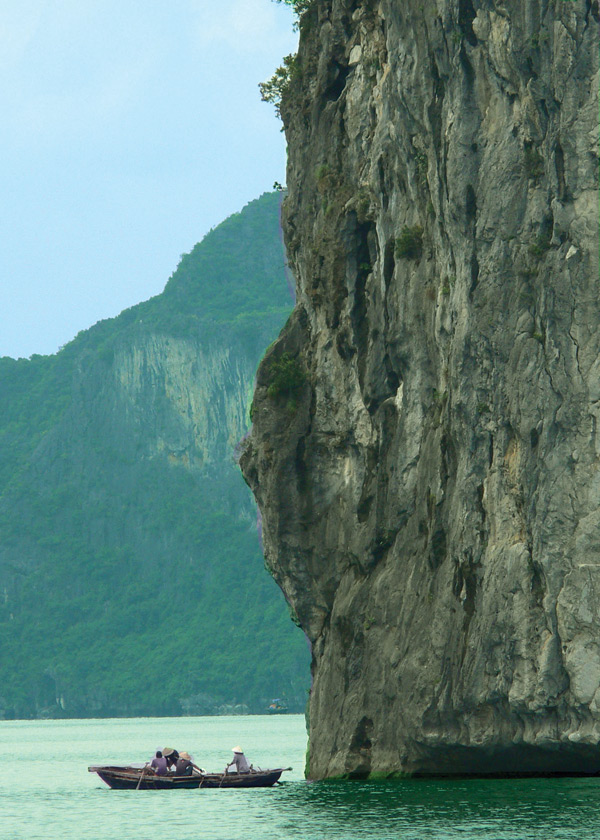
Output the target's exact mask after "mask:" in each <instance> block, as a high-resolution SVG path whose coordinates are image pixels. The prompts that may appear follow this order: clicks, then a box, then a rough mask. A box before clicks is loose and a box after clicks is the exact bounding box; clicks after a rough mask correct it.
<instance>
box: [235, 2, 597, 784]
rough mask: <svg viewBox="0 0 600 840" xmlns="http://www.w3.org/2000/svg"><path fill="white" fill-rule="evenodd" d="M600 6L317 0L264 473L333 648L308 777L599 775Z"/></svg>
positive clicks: (291, 115) (296, 590) (266, 501)
mask: <svg viewBox="0 0 600 840" xmlns="http://www.w3.org/2000/svg"><path fill="white" fill-rule="evenodd" d="M598 21H599V11H598V3H597V2H590V0H504V2H502V0H403V2H399V0H382V2H352V1H351V0H326V1H325V0H319V2H316V3H314V4H313V6H312V8H311V9H310V10H309V11H308V12H306V13H305V15H304V19H303V21H302V25H301V40H300V49H299V54H298V58H297V59H296V62H295V63H294V64H293V65H292V73H291V79H290V82H289V85H288V90H287V91H286V92H285V95H284V98H283V102H282V106H281V111H282V115H283V119H284V124H285V129H286V134H287V138H288V144H289V166H288V187H289V196H288V198H287V200H286V203H285V213H284V228H285V236H286V244H287V248H288V253H289V258H290V263H291V265H292V268H293V269H294V271H295V275H296V278H297V285H298V290H297V305H296V309H295V311H294V314H293V315H292V317H291V319H290V321H289V322H288V325H287V326H286V328H285V330H284V331H283V332H282V334H281V336H280V338H279V340H278V341H277V342H276V343H275V344H274V345H273V346H272V347H271V348H270V349H269V351H268V353H267V355H266V357H265V359H264V361H263V363H262V365H261V368H260V370H259V374H258V378H257V387H256V393H255V397H254V406H253V422H254V425H253V430H252V434H251V437H250V438H249V440H248V442H247V444H246V448H245V452H244V454H243V457H242V468H243V471H244V474H245V477H246V480H247V481H248V483H249V484H250V486H251V487H252V489H253V491H254V493H255V495H256V498H257V501H258V504H259V506H260V510H261V512H262V518H263V538H264V547H265V554H266V559H267V563H268V565H269V566H270V568H271V569H272V571H273V574H274V576H275V578H276V580H277V581H278V582H279V584H280V586H281V587H282V589H283V591H284V592H285V595H286V597H287V598H288V600H289V602H290V604H291V605H292V607H293V610H294V611H295V613H296V615H297V618H298V620H299V622H300V623H301V625H302V627H303V628H304V630H305V632H306V633H307V635H308V637H309V638H310V641H311V643H312V650H313V688H312V693H311V700H310V755H309V761H308V768H307V772H308V775H309V776H310V777H313V778H323V777H332V776H338V775H344V774H348V775H350V776H358V777H361V776H366V775H369V774H371V775H375V774H379V773H381V774H388V773H416V774H419V773H422V774H435V773H506V772H534V773H535V772H584V773H585V772H594V771H598V770H600V747H599V746H598V742H599V741H600V469H599V464H600V428H599V427H600V356H599V351H600V285H599V279H598V181H597V173H598V105H597V90H598V58H597V44H598V31H599V27H598ZM284 354H287V356H284ZM282 357H283V358H284V359H286V360H288V362H289V360H290V359H291V360H294V359H295V360H296V361H295V362H294V364H295V365H296V366H297V369H300V367H301V369H302V371H303V372H304V382H303V383H302V384H300V385H299V384H298V379H299V377H296V382H295V385H294V387H290V389H289V390H288V391H287V392H286V391H285V390H282V389H281V388H273V387H271V388H270V389H269V386H272V385H273V381H274V371H275V370H276V367H277V362H278V360H281V358H282Z"/></svg>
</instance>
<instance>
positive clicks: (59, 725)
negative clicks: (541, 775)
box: [0, 715, 600, 840]
mask: <svg viewBox="0 0 600 840" xmlns="http://www.w3.org/2000/svg"><path fill="white" fill-rule="evenodd" d="M0 734H1V756H0V767H1V768H2V769H1V770H0V838H2V840H38V838H39V840H55V839H56V840H58V838H60V840H88V838H89V840H91V838H94V840H150V838H161V840H162V838H173V840H242V838H243V840H324V838H326V839H327V840H361V838H369V840H393V839H394V838H401V839H402V840H433V838H435V840H449V838H452V840H458V838H461V840H480V839H482V838H485V840H549V839H550V838H552V840H570V838H573V840H598V838H599V837H600V780H595V779H554V780H542V779H540V780H533V781H530V780H527V781H524V780H519V781H509V780H503V781H489V780H480V781H477V780H474V781H435V782H434V781H416V780H412V781H406V782H394V783H366V784H365V783H359V782H348V783H331V782H330V783H307V782H305V781H303V778H302V770H303V763H304V752H305V746H306V735H305V732H304V719H303V718H302V717H301V716H298V715H282V716H278V717H256V716H254V717H237V718H233V717H227V718H215V717H207V718H175V719H174V718H169V719H165V718H159V719H151V718H143V719H135V720H92V721H3V722H0ZM237 743H240V744H241V745H242V746H243V747H244V749H245V751H246V755H247V756H248V758H249V759H250V760H251V761H252V762H253V763H254V764H255V765H260V766H262V767H269V766H271V767H274V766H281V765H283V766H288V765H291V766H292V767H293V768H294V770H293V772H292V773H287V774H285V775H284V778H285V779H286V782H285V784H281V785H279V786H277V787H276V788H272V789H266V790H246V791H243V790H240V791H236V790H190V791H185V790H182V791H139V792H136V791H111V790H110V789H109V788H108V787H106V785H104V784H103V783H102V782H100V780H99V779H98V777H97V776H96V775H92V774H90V773H88V772H87V766H88V765H89V764H127V763H128V762H134V761H144V760H146V759H147V758H149V757H151V756H152V754H153V753H154V751H155V750H156V749H157V748H161V747H163V746H166V745H169V746H174V747H176V748H178V749H187V750H188V751H189V752H191V753H192V755H193V757H194V758H195V760H196V762H197V763H199V764H200V765H201V766H203V767H206V769H211V770H220V769H222V768H223V767H224V765H225V762H226V761H229V758H230V755H231V753H230V750H231V747H233V746H235V745H236V744H237Z"/></svg>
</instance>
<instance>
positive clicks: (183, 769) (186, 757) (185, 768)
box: [175, 750, 194, 776]
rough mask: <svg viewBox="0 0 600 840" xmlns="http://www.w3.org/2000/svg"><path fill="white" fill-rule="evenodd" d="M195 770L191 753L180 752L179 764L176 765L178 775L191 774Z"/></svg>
mask: <svg viewBox="0 0 600 840" xmlns="http://www.w3.org/2000/svg"><path fill="white" fill-rule="evenodd" d="M193 772H194V765H193V764H192V757H191V755H190V754H189V753H187V752H185V750H184V751H182V752H180V753H179V758H178V759H177V764H176V765H175V775H176V776H191V775H192V773H193Z"/></svg>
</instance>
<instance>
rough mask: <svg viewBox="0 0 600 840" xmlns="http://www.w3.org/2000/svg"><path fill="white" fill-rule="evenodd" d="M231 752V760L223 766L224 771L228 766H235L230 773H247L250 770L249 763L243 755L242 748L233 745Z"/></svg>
mask: <svg viewBox="0 0 600 840" xmlns="http://www.w3.org/2000/svg"><path fill="white" fill-rule="evenodd" d="M231 752H232V753H233V761H230V762H229V764H228V765H227V767H226V768H225V772H226V773H228V772H229V768H230V767H234V766H235V770H232V771H231V772H232V773H249V772H250V769H251V767H250V765H249V764H248V761H247V760H246V756H245V755H244V750H243V749H242V748H241V747H240V746H237V747H234V748H233V749H232V751H231Z"/></svg>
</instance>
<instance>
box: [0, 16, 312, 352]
mask: <svg viewBox="0 0 600 840" xmlns="http://www.w3.org/2000/svg"><path fill="white" fill-rule="evenodd" d="M296 40H297V35H296V33H294V32H293V30H292V15H291V13H290V10H289V9H288V8H287V7H285V6H282V5H277V4H275V3H273V2H271V0H18V2H16V0H0V74H1V77H2V80H3V82H2V86H1V87H0V113H1V114H2V131H1V132H0V189H1V194H2V201H1V202H0V356H2V355H10V356H15V357H16V356H30V355H31V354H32V353H42V354H45V353H53V352H55V351H56V350H57V349H58V347H59V346H60V345H62V344H65V343H66V342H67V341H69V340H70V339H71V338H73V337H74V336H75V335H76V333H77V332H78V331H79V330H81V329H85V328H86V327H89V326H90V325H91V324H93V323H95V322H96V321H98V320H100V319H101V318H106V317H111V316H113V315H117V314H118V313H119V312H120V311H121V310H122V309H124V308H126V307H127V306H131V305H133V304H135V303H138V302H139V301H141V300H145V299H147V298H149V297H151V296H152V295H154V294H157V293H158V292H160V291H161V290H162V288H163V287H164V285H165V283H166V281H167V280H168V278H169V275H170V274H171V273H172V271H174V269H175V267H176V265H177V262H178V260H179V256H180V254H182V253H184V252H187V251H189V250H190V249H191V248H192V247H193V246H194V244H195V243H196V242H197V241H198V240H200V239H201V238H202V236H203V235H204V234H205V233H206V232H207V231H208V230H209V229H210V228H211V227H212V226H214V225H216V224H218V223H219V222H220V221H222V220H223V219H224V218H225V217H226V216H228V215H229V214H231V213H233V212H235V211H237V210H240V209H241V208H242V207H243V206H244V204H246V203H247V202H248V201H251V200H252V199H253V198H256V197H257V196H258V195H260V194H261V193H262V192H264V191H265V190H269V189H271V187H272V184H273V181H275V180H277V181H280V182H282V183H283V182H284V181H285V143H284V136H283V134H282V133H281V132H280V123H279V122H278V120H277V119H276V118H275V115H274V110H273V107H272V106H271V105H268V104H266V103H263V102H261V101H260V94H259V91H258V87H257V86H258V83H259V82H261V81H263V80H265V79H266V78H268V77H269V76H270V75H271V74H272V73H273V71H274V69H275V68H276V67H277V65H278V64H279V63H281V58H282V56H283V55H286V54H287V53H290V52H293V51H294V50H295V48H296Z"/></svg>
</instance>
